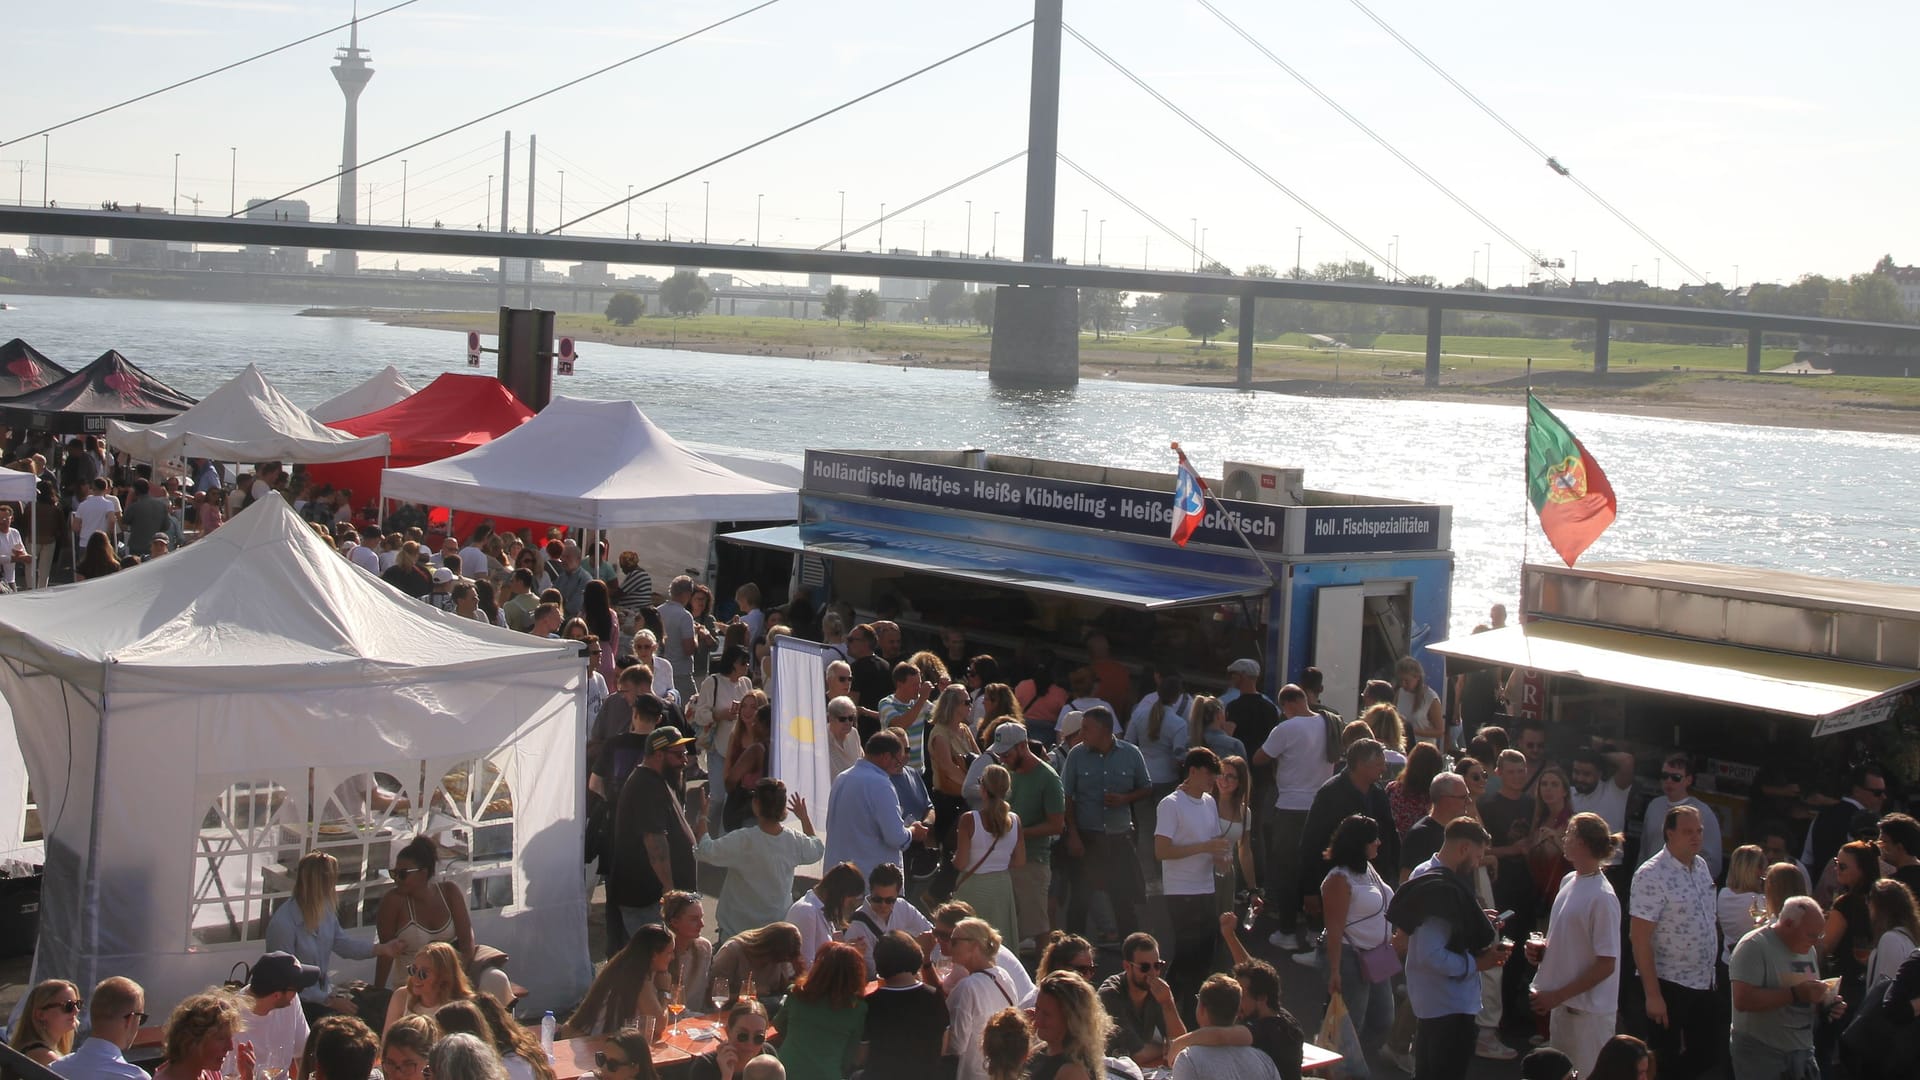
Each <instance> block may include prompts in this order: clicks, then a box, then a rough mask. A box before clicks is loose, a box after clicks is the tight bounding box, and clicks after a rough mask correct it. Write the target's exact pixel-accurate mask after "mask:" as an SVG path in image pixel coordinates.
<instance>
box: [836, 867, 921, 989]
mask: <svg viewBox="0 0 1920 1080" xmlns="http://www.w3.org/2000/svg"><path fill="white" fill-rule="evenodd" d="M906 884H907V877H906V874H905V873H903V872H902V871H901V869H900V864H899V863H881V864H880V865H879V866H876V867H874V868H873V871H872V872H871V873H869V874H868V875H867V900H866V903H864V904H861V905H860V906H859V907H857V908H855V909H854V912H853V918H851V919H849V920H847V929H846V932H845V933H844V934H842V935H841V938H842V940H844V941H845V942H846V943H847V944H849V945H854V946H858V947H859V949H860V951H861V952H863V953H865V954H866V955H867V970H868V971H872V970H873V943H874V942H876V941H879V940H880V939H881V938H883V937H886V936H887V935H888V934H891V933H893V932H894V931H895V930H898V931H900V932H902V933H904V934H906V935H907V936H908V937H912V938H916V939H918V940H919V942H920V950H921V951H922V952H923V953H924V952H930V951H932V949H933V923H932V922H930V921H928V919H927V917H926V916H925V915H922V914H920V909H919V908H917V907H914V906H913V904H912V903H910V902H908V900H907V898H906V897H904V896H902V895H900V893H901V891H902V890H903V889H905V888H906Z"/></svg>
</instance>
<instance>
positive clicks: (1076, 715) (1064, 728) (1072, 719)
mask: <svg viewBox="0 0 1920 1080" xmlns="http://www.w3.org/2000/svg"><path fill="white" fill-rule="evenodd" d="M1086 718H1087V715H1086V714H1085V713H1083V712H1081V711H1080V710H1079V709H1071V710H1068V711H1067V712H1063V713H1061V714H1060V722H1059V723H1057V724H1055V725H1054V726H1053V733H1054V734H1055V735H1057V736H1059V737H1060V738H1062V739H1064V738H1066V737H1067V736H1069V735H1078V734H1080V722H1081V721H1083V720H1085V719H1086Z"/></svg>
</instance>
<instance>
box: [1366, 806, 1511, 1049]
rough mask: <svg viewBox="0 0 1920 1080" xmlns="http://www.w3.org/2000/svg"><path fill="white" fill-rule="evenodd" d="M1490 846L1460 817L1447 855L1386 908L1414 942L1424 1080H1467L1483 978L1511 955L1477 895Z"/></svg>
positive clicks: (1410, 953)
mask: <svg viewBox="0 0 1920 1080" xmlns="http://www.w3.org/2000/svg"><path fill="white" fill-rule="evenodd" d="M1491 842H1492V838H1491V837H1490V836H1488V835H1487V830H1486V829H1485V828H1483V827H1482V826H1481V825H1480V823H1479V822H1477V821H1475V820H1473V819H1472V818H1468V817H1461V818H1455V819H1454V820H1453V821H1452V822H1450V823H1448V825H1447V831H1446V839H1445V842H1444V843H1443V844H1442V845H1441V847H1440V853H1439V854H1438V855H1435V856H1434V857H1433V858H1431V859H1429V860H1427V861H1426V862H1425V863H1424V864H1422V865H1421V866H1420V868H1419V869H1418V870H1415V871H1414V873H1413V876H1412V877H1410V878H1408V879H1407V883H1406V884H1405V885H1404V886H1402V887H1401V889H1400V891H1399V892H1397V893H1395V894H1394V896H1393V900H1392V901H1391V902H1390V903H1389V904H1388V905H1387V919H1388V921H1390V922H1391V923H1393V925H1394V926H1396V927H1398V928H1400V929H1402V930H1407V931H1410V932H1411V935H1412V936H1411V938H1410V939H1409V941H1408V945H1407V960H1406V967H1407V1003H1408V1004H1409V1005H1411V1006H1412V1007H1413V1015H1414V1017H1415V1018H1416V1019H1417V1021H1418V1023H1417V1026H1416V1027H1415V1031H1414V1037H1413V1058H1414V1063H1415V1065H1414V1075H1415V1076H1417V1077H1420V1080H1463V1078H1464V1077H1465V1076H1466V1074H1467V1066H1468V1064H1469V1063H1470V1062H1472V1061H1473V1059H1474V1056H1475V1053H1476V1050H1477V1047H1476V1040H1477V1037H1478V1036H1477V1025H1476V1024H1475V1021H1476V1020H1477V1019H1478V1016H1479V1013H1480V978H1479V973H1480V972H1482V971H1491V970H1493V969H1494V968H1497V967H1500V966H1501V965H1502V964H1505V963H1506V962H1507V955H1508V953H1510V952H1511V951H1512V946H1510V945H1507V944H1505V943H1504V942H1502V941H1501V940H1500V939H1499V928H1498V927H1497V926H1496V925H1495V924H1494V923H1493V921H1492V920H1490V919H1488V918H1487V913H1486V912H1485V911H1484V910H1482V909H1481V907H1480V902H1479V900H1478V899H1477V898H1476V897H1475V896H1474V894H1473V872H1474V868H1475V867H1477V866H1479V865H1480V859H1481V857H1482V856H1484V855H1485V854H1486V853H1487V848H1488V846H1489V845H1490V844H1491ZM1509 1056H1512V1055H1509Z"/></svg>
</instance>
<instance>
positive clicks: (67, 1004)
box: [40, 1001, 80, 1016]
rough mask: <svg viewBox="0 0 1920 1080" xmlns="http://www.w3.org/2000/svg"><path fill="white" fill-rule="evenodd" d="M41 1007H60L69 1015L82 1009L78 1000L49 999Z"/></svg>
mask: <svg viewBox="0 0 1920 1080" xmlns="http://www.w3.org/2000/svg"><path fill="white" fill-rule="evenodd" d="M40 1007H41V1008H42V1009H59V1010H60V1011H61V1012H63V1013H66V1014H67V1015H68V1016H72V1015H73V1014H74V1013H77V1012H79V1011H80V1003H79V1002H77V1001H49V1002H47V1003H46V1004H45V1005H42V1006H40Z"/></svg>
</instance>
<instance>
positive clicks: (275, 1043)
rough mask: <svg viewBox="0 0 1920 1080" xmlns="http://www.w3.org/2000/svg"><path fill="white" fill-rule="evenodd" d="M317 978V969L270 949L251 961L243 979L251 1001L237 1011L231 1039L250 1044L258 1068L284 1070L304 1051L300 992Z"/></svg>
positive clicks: (317, 979) (304, 1024)
mask: <svg viewBox="0 0 1920 1080" xmlns="http://www.w3.org/2000/svg"><path fill="white" fill-rule="evenodd" d="M319 981H320V969H319V968H317V967H314V966H312V965H311V964H303V963H301V962H300V961H299V960H298V959H297V958H296V957H295V956H294V955H293V954H292V953H284V952H270V953H268V954H266V955H265V956H262V957H261V958H260V959H258V960H256V961H254V962H253V971H252V974H251V976H250V977H249V978H248V980H247V996H248V997H249V998H250V999H251V1002H250V1004H248V1005H247V1007H245V1008H243V1009H241V1010H240V1030H239V1031H236V1032H234V1042H235V1043H241V1042H250V1043H252V1044H253V1058H254V1063H255V1064H256V1065H257V1066H258V1067H259V1068H260V1069H261V1070H262V1071H266V1070H274V1069H288V1068H290V1067H291V1066H292V1065H293V1064H294V1063H295V1062H297V1061H299V1060H300V1058H301V1056H302V1055H303V1054H305V1053H306V1050H307V1014H306V1010H304V1009H302V1008H301V1007H300V991H302V990H305V989H306V988H307V987H309V986H313V985H314V984H316V983H318V982H319ZM231 1056H232V1055H231V1054H229V1057H231ZM221 1071H222V1073H223V1074H225V1075H232V1074H231V1073H227V1072H226V1070H225V1069H222V1070H221Z"/></svg>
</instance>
